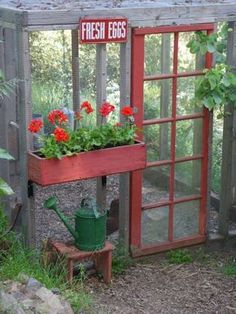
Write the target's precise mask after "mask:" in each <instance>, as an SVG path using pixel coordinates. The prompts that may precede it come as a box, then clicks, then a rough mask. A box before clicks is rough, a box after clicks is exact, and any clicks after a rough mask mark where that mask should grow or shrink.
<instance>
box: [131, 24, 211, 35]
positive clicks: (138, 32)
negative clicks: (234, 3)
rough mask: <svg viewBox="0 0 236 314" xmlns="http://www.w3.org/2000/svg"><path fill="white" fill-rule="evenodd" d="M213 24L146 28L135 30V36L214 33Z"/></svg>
mask: <svg viewBox="0 0 236 314" xmlns="http://www.w3.org/2000/svg"><path fill="white" fill-rule="evenodd" d="M212 25H213V24H208V23H207V24H193V25H173V26H159V27H145V28H135V29H134V34H135V35H149V34H159V33H174V32H193V31H201V30H210V31H212V29H213V27H212Z"/></svg>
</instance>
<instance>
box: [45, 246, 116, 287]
mask: <svg viewBox="0 0 236 314" xmlns="http://www.w3.org/2000/svg"><path fill="white" fill-rule="evenodd" d="M50 246H51V248H52V249H53V250H55V251H56V252H58V253H59V254H61V255H62V256H64V257H65V258H66V259H67V265H68V276H67V278H68V281H69V282H70V283H71V282H72V279H73V266H74V262H78V261H82V260H84V259H86V258H89V259H90V260H92V261H94V263H95V268H96V271H97V272H101V273H102V276H103V280H104V282H105V283H107V284H108V283H110V282H111V271H112V250H113V246H112V244H111V243H110V242H109V241H106V242H105V246H104V248H103V249H101V250H97V251H80V250H79V249H78V248H76V247H75V246H74V245H73V244H71V243H63V242H59V241H52V240H51V241H50Z"/></svg>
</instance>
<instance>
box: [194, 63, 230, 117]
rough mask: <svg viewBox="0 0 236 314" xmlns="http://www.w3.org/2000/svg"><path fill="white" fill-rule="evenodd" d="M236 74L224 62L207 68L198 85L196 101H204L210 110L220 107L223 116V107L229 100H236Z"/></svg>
mask: <svg viewBox="0 0 236 314" xmlns="http://www.w3.org/2000/svg"><path fill="white" fill-rule="evenodd" d="M235 86H236V75H235V74H234V73H232V71H231V68H230V67H229V66H226V65H224V64H217V65H216V66H215V67H213V68H212V69H209V70H206V73H205V75H204V76H203V77H201V78H200V79H199V80H198V82H197V85H196V96H195V97H196V101H197V102H200V103H202V104H203V105H204V106H205V107H206V108H208V109H209V110H212V109H219V110H220V111H221V114H220V115H219V117H222V115H223V112H222V108H223V106H224V105H225V104H227V103H229V102H235V101H236V95H235V93H234V90H235Z"/></svg>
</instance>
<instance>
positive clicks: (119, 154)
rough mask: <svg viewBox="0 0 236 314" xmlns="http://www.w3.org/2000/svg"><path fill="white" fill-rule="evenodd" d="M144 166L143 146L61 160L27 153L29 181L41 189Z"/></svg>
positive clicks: (104, 150) (118, 148)
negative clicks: (38, 185)
mask: <svg viewBox="0 0 236 314" xmlns="http://www.w3.org/2000/svg"><path fill="white" fill-rule="evenodd" d="M145 166H146V145H145V144H144V143H142V142H138V143H135V144H133V145H125V146H117V147H112V148H106V149H99V150H94V151H89V152H83V153H79V154H77V155H74V156H70V157H67V156H66V157H63V158H62V159H56V158H52V159H46V158H41V157H39V156H37V155H36V154H34V153H31V152H30V153H28V176H29V180H31V181H33V182H35V183H38V184H40V185H43V186H46V185H50V184H57V183H63V182H69V181H75V180H83V179H89V178H94V177H100V176H106V175H111V174H115V173H122V172H128V171H133V170H138V169H144V168H145Z"/></svg>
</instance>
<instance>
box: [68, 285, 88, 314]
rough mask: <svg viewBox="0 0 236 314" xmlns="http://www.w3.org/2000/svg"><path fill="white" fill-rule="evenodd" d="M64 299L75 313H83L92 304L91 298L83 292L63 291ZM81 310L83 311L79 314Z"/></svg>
mask: <svg viewBox="0 0 236 314" xmlns="http://www.w3.org/2000/svg"><path fill="white" fill-rule="evenodd" d="M63 295H64V297H65V298H66V299H67V300H68V301H69V302H70V304H71V306H72V308H73V310H74V311H75V313H84V310H87V309H88V308H89V307H90V306H91V304H92V298H91V296H90V295H89V294H88V293H87V292H85V291H84V290H79V291H75V290H71V289H68V290H65V291H63ZM81 310H83V311H82V312H81Z"/></svg>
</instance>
